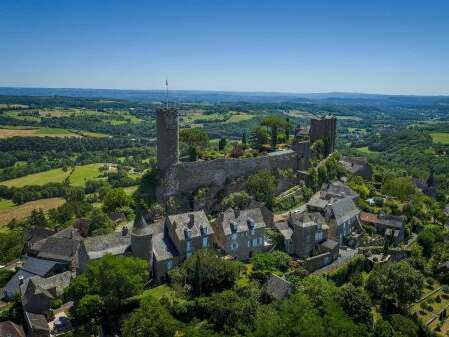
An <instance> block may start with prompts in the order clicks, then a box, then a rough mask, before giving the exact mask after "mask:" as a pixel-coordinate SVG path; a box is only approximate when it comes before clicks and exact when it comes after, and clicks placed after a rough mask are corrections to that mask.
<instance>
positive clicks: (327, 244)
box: [321, 240, 338, 251]
mask: <svg viewBox="0 0 449 337" xmlns="http://www.w3.org/2000/svg"><path fill="white" fill-rule="evenodd" d="M321 246H322V247H323V248H324V249H326V250H329V251H332V250H334V249H336V248H337V247H338V242H337V241H334V240H326V241H324V242H323V243H321Z"/></svg>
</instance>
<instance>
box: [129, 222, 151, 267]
mask: <svg viewBox="0 0 449 337" xmlns="http://www.w3.org/2000/svg"><path fill="white" fill-rule="evenodd" d="M131 250H132V252H133V255H134V256H136V257H140V258H141V259H144V260H147V261H148V265H149V268H150V272H151V270H152V264H153V229H152V228H151V226H150V225H148V223H147V222H146V220H145V218H144V217H143V216H141V217H140V218H139V219H138V220H137V221H136V223H135V224H134V228H133V230H132V231H131Z"/></svg>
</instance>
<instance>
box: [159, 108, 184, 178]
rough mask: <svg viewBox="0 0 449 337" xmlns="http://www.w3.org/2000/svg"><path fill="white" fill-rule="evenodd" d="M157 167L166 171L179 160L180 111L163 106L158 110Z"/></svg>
mask: <svg viewBox="0 0 449 337" xmlns="http://www.w3.org/2000/svg"><path fill="white" fill-rule="evenodd" d="M156 127H157V167H158V169H160V170H161V171H165V170H166V169H168V168H169V167H170V166H172V165H175V164H177V163H178V160H179V145H178V143H179V126H178V111H177V110H176V109H175V108H161V109H159V110H158V111H157V121H156Z"/></svg>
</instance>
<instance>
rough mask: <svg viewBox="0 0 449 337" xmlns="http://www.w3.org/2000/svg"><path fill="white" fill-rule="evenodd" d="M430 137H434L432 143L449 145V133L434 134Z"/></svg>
mask: <svg viewBox="0 0 449 337" xmlns="http://www.w3.org/2000/svg"><path fill="white" fill-rule="evenodd" d="M430 136H431V137H432V141H433V142H434V143H440V144H449V133H445V132H434V133H431V134H430Z"/></svg>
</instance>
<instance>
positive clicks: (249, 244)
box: [248, 240, 251, 248]
mask: <svg viewBox="0 0 449 337" xmlns="http://www.w3.org/2000/svg"><path fill="white" fill-rule="evenodd" d="M249 247H251V240H248V248H249Z"/></svg>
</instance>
